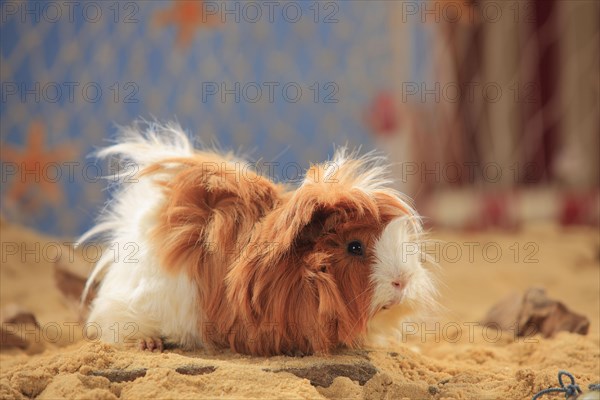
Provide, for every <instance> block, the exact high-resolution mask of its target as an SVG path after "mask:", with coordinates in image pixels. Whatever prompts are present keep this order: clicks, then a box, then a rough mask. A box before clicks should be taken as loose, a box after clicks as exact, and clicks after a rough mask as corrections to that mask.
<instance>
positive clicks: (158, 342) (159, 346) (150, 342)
mask: <svg viewBox="0 0 600 400" xmlns="http://www.w3.org/2000/svg"><path fill="white" fill-rule="evenodd" d="M138 349H139V350H141V351H145V350H148V351H152V352H153V351H154V350H156V351H157V352H158V353H162V352H163V350H164V349H165V347H164V344H163V341H162V339H161V338H152V337H148V338H141V339H139V340H138Z"/></svg>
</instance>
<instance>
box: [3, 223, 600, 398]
mask: <svg viewBox="0 0 600 400" xmlns="http://www.w3.org/2000/svg"><path fill="white" fill-rule="evenodd" d="M0 233H1V234H2V264H1V268H0V278H1V282H0V289H1V292H0V301H1V306H2V307H1V309H2V312H3V314H4V315H3V316H2V318H6V315H7V314H8V313H9V312H10V311H11V309H12V311H14V308H17V307H18V308H21V309H25V310H28V311H30V312H32V313H33V314H34V315H35V317H36V319H37V321H38V322H39V324H40V326H41V328H42V329H41V332H40V330H35V329H34V327H30V331H28V332H29V339H32V338H33V341H34V342H35V343H33V344H32V345H30V346H29V347H28V348H27V349H25V350H21V349H17V348H12V349H7V348H3V349H2V351H0V398H2V399H5V398H6V399H13V398H14V399H22V398H33V397H35V398H39V399H55V398H80V399H84V398H85V399H115V398H122V399H141V398H144V399H147V398H189V399H199V398H215V397H222V398H243V399H258V398H260V399H275V398H280V399H296V398H302V399H305V398H310V399H318V398H327V399H341V398H344V399H346V398H366V399H405V398H406V399H440V400H441V399H477V400H483V399H530V398H531V397H532V395H533V394H534V393H536V392H538V391H539V390H541V389H544V388H547V387H550V386H556V385H557V378H556V375H557V373H558V371H559V370H560V369H565V370H568V371H570V372H572V373H573V374H574V375H575V377H576V379H577V383H578V384H579V385H580V386H581V387H582V388H587V386H588V385H589V384H591V383H597V382H600V330H599V324H600V260H599V257H600V238H599V235H598V233H597V232H596V231H595V230H593V229H589V228H569V229H565V228H559V227H554V226H547V225H544V226H541V225H540V226H531V227H528V228H525V229H522V230H520V231H519V232H512V233H506V232H488V233H481V232H478V233H470V234H466V233H460V234H457V233H451V232H443V231H433V232H432V233H431V234H430V236H431V237H432V238H434V239H438V240H440V242H439V243H440V244H439V245H438V247H437V249H436V248H435V247H434V248H433V249H431V248H430V251H433V253H434V255H435V254H437V255H438V256H439V257H438V258H439V263H440V269H439V272H438V275H439V276H440V281H441V282H442V288H441V302H442V304H443V305H444V307H445V310H440V313H439V315H438V316H437V317H436V318H435V319H433V320H429V321H427V324H424V323H420V322H419V323H409V324H406V325H405V330H406V334H405V336H404V337H396V338H389V340H387V341H386V342H384V343H380V344H379V345H378V346H374V345H373V346H370V347H368V348H366V349H361V350H344V351H340V352H339V353H337V354H334V355H329V356H311V357H304V358H291V357H283V356H281V357H270V358H261V357H249V356H244V355H238V354H232V353H230V352H229V351H222V352H206V351H200V352H193V353H191V352H183V351H181V350H179V349H170V350H167V351H166V352H165V353H162V354H157V353H147V352H146V353H144V352H140V351H137V350H133V349H129V350H124V349H117V348H114V347H112V346H110V345H106V344H101V343H97V342H94V341H92V340H89V339H86V338H85V337H83V336H85V335H84V334H85V333H86V332H85V331H83V326H84V325H83V324H82V323H80V322H78V320H77V309H76V307H75V306H74V303H73V302H72V301H69V300H68V299H66V298H65V296H64V295H63V294H61V292H60V291H59V290H58V289H57V288H56V285H55V283H54V278H53V261H54V260H53V258H54V253H52V248H53V245H52V244H53V243H62V242H66V241H68V240H65V241H61V240H57V239H54V238H49V237H44V236H42V235H39V234H37V233H35V232H32V231H29V230H27V229H24V228H21V227H18V226H15V225H10V224H7V223H6V222H2V223H0ZM35 243H39V245H38V246H39V249H40V250H43V249H44V248H45V249H46V253H47V254H46V255H44V254H42V256H40V257H37V259H36V256H35V255H31V254H26V252H24V250H28V249H31V248H34V246H35ZM15 244H16V247H14V246H15ZM7 246H8V247H7ZM11 246H12V247H11ZM27 246H29V247H27ZM470 249H471V251H469V250H470ZM517 249H518V251H517ZM498 250H500V252H501V256H498ZM55 251H56V250H55ZM63 251H64V250H63ZM459 251H460V255H459ZM13 253H14V254H13ZM38 253H39V252H38ZM42 253H43V251H42ZM469 253H470V254H469ZM532 286H541V287H544V288H545V289H546V290H547V293H548V295H549V296H550V297H552V298H555V299H558V300H560V301H562V302H563V303H564V304H566V305H567V306H568V307H569V308H570V309H572V310H574V311H576V312H578V313H579V314H583V315H585V316H587V317H588V318H589V319H590V331H589V333H588V335H586V336H582V335H578V334H573V333H568V332H561V333H559V334H557V335H556V336H555V337H553V338H548V339H544V338H542V337H540V336H539V335H538V336H534V337H530V338H522V337H516V336H515V334H514V332H510V331H503V332H498V331H496V330H495V329H490V328H489V327H484V326H482V325H481V324H479V321H481V320H482V318H483V316H484V315H485V314H486V312H487V311H488V309H489V308H490V307H491V306H492V305H493V304H494V303H496V302H497V301H499V300H501V299H502V298H503V297H504V296H505V295H507V294H508V293H510V292H522V291H524V290H525V289H527V288H529V287H532ZM436 322H437V325H436ZM69 327H70V329H69ZM36 332H38V334H39V338H35V333H36ZM88 333H89V332H88ZM558 398H561V399H562V398H564V396H562V395H560V396H554V397H553V396H546V397H544V399H558Z"/></svg>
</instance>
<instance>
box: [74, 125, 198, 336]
mask: <svg viewBox="0 0 600 400" xmlns="http://www.w3.org/2000/svg"><path fill="white" fill-rule="evenodd" d="M121 135H122V137H121V138H120V140H119V143H118V144H116V145H114V146H112V147H108V148H106V149H104V150H102V151H101V152H100V153H99V155H100V156H102V157H108V156H118V157H119V158H121V159H123V160H125V161H127V162H130V163H133V164H134V165H135V166H136V169H137V170H138V171H139V170H142V169H143V168H144V167H146V166H147V165H149V164H150V163H152V162H156V161H159V160H161V159H165V158H170V157H182V156H188V155H192V154H193V146H192V144H191V143H190V141H189V139H188V138H187V136H186V135H185V134H184V133H183V132H182V131H181V129H180V128H179V127H177V126H160V125H153V124H151V125H149V126H148V127H147V129H146V130H145V131H141V130H138V129H137V128H135V127H134V128H127V129H125V130H123V131H122V132H121ZM111 179H117V181H119V184H120V187H119V190H118V192H117V193H116V194H115V195H114V196H113V200H112V201H111V202H110V203H109V204H108V205H107V207H106V210H105V211H104V214H103V215H102V217H101V220H100V222H99V223H98V225H97V226H96V227H95V228H93V229H92V230H90V231H89V232H88V233H86V234H85V235H84V236H83V237H82V238H81V240H82V241H85V240H88V239H90V238H92V237H101V238H102V241H103V242H104V244H105V245H106V247H105V249H104V253H103V256H102V258H101V259H100V260H99V261H98V263H97V264H96V267H95V268H94V271H93V273H92V275H91V276H90V278H89V279H88V282H87V285H86V292H85V293H84V297H85V295H86V294H87V290H88V289H89V286H90V285H91V284H92V283H93V281H94V280H95V278H96V277H98V276H99V275H100V274H101V273H102V272H104V273H105V276H104V278H103V280H102V283H101V285H100V288H99V291H98V293H97V296H96V298H95V299H94V301H93V302H92V306H91V313H90V315H89V317H88V322H90V323H92V322H93V323H96V324H98V325H99V327H100V329H101V338H102V340H104V341H107V342H115V343H123V342H124V341H126V340H127V341H129V340H131V341H135V340H136V339H138V338H146V337H154V338H157V337H168V338H169V339H170V340H173V341H175V342H178V343H179V344H181V345H183V346H188V347H189V346H194V345H196V344H198V342H199V338H198V333H199V330H198V322H199V321H198V319H199V318H201V316H199V315H198V314H199V312H198V311H199V310H198V305H197V304H198V303H197V289H196V287H195V286H194V285H193V283H192V281H191V280H190V278H189V277H188V276H187V275H186V274H185V273H183V272H180V273H178V274H169V273H167V272H166V271H165V270H164V269H163V268H161V267H160V265H159V264H158V261H157V260H158V252H159V251H160V248H157V247H156V246H155V245H154V244H153V243H152V241H151V240H149V238H148V234H149V232H150V230H151V229H152V228H153V227H154V226H155V224H156V222H157V216H156V213H157V211H158V209H159V207H160V205H161V204H162V202H163V201H164V195H163V194H162V190H161V189H160V188H159V187H158V186H157V185H156V183H155V180H156V177H148V176H147V177H143V178H137V177H136V176H132V175H131V174H127V176H116V177H113V178H111ZM124 180H128V182H125V181H124Z"/></svg>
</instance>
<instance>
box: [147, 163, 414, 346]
mask: <svg viewBox="0 0 600 400" xmlns="http://www.w3.org/2000/svg"><path fill="white" fill-rule="evenodd" d="M234 170H235V168H234V165H233V162H231V161H225V160H224V159H222V158H220V157H219V156H216V155H214V154H212V153H198V154H197V155H195V156H194V157H190V158H181V159H170V160H164V161H162V162H160V163H157V164H153V165H151V166H150V167H148V168H146V170H145V171H143V173H144V174H148V175H152V174H156V175H157V176H161V174H163V173H165V174H164V176H165V178H164V180H163V181H162V185H163V186H164V190H165V191H166V198H167V201H166V202H165V204H164V206H163V207H162V209H161V210H160V215H159V216H158V221H159V223H158V225H157V227H156V229H155V230H154V231H153V232H152V235H153V236H154V238H155V239H156V241H157V243H159V244H160V246H161V252H160V253H161V265H162V266H163V268H165V269H167V270H170V271H172V272H175V271H177V270H180V269H183V270H184V271H185V272H186V273H187V274H188V275H189V276H190V277H191V279H193V280H194V282H196V284H197V287H198V294H199V296H198V298H199V302H200V304H199V309H200V310H203V312H204V314H205V315H202V318H200V320H201V321H202V322H201V325H202V326H198V329H199V330H200V331H201V332H202V341H203V343H204V344H205V345H207V346H214V347H230V348H231V349H232V350H233V351H237V352H242V353H248V354H254V355H274V354H281V353H284V354H311V353H313V352H328V351H330V350H332V349H334V348H336V347H337V346H339V345H346V346H351V347H353V346H358V345H360V344H361V342H362V340H363V339H364V335H365V333H366V332H365V331H366V325H367V321H368V319H369V318H370V315H369V305H370V300H371V296H372V287H371V286H370V283H369V274H370V272H371V270H370V268H371V267H370V265H372V261H373V260H372V258H373V257H374V255H373V254H372V252H371V251H370V249H371V248H372V246H371V244H372V243H373V242H374V241H375V240H376V239H377V238H378V236H379V235H380V234H381V232H382V231H383V229H384V227H385V225H386V224H387V223H388V222H389V221H390V220H391V219H392V218H395V217H397V216H399V215H401V214H403V213H406V212H407V210H405V209H404V208H403V206H402V204H401V203H400V202H398V201H397V200H396V199H395V197H393V196H390V195H388V194H386V193H384V192H375V193H366V192H365V191H362V190H360V189H358V188H356V187H354V186H353V184H352V180H351V179H336V176H338V175H339V176H340V177H341V176H342V175H341V173H340V174H338V175H334V176H333V177H330V178H329V179H328V178H327V177H326V174H325V170H324V167H323V166H313V167H312V168H311V169H310V170H309V171H308V173H307V176H309V177H312V179H309V180H308V181H307V182H305V184H303V185H302V186H301V187H300V188H298V189H296V190H295V191H287V190H286V189H285V188H284V187H283V186H280V185H277V184H274V183H272V182H271V181H270V180H268V179H266V178H265V177H262V176H259V175H256V174H254V173H251V172H249V171H246V172H245V173H244V174H240V173H239V172H238V173H232V172H231V171H234ZM238 171H239V169H238ZM342 173H343V171H342ZM350 240H361V241H362V242H363V243H364V244H365V245H366V246H365V247H366V249H367V250H366V254H365V255H364V256H362V257H351V256H349V255H348V254H347V253H346V245H347V243H348V241H350Z"/></svg>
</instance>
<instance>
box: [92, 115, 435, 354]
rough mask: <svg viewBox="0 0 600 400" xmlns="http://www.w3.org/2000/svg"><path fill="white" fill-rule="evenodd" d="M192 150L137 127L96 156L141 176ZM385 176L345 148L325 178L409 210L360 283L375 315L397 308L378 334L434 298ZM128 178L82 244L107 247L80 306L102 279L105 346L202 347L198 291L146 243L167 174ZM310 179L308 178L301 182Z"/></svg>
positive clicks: (376, 326)
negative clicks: (163, 340) (369, 293)
mask: <svg viewBox="0 0 600 400" xmlns="http://www.w3.org/2000/svg"><path fill="white" fill-rule="evenodd" d="M194 151H195V150H194V146H193V145H192V143H191V142H190V140H189V138H188V136H187V135H186V134H185V133H184V132H183V131H182V130H181V128H180V127H179V126H178V125H175V124H170V125H159V124H154V123H150V124H147V125H146V126H145V129H144V128H143V127H142V126H140V125H139V124H137V125H134V126H132V127H129V128H124V129H122V130H121V134H120V137H119V138H118V141H117V144H115V145H113V146H111V147H108V148H106V149H103V150H102V151H100V152H99V153H98V156H99V157H102V158H106V157H113V156H114V157H119V158H120V159H122V160H125V161H127V162H130V163H133V164H134V165H136V166H137V167H138V169H139V170H142V169H143V168H144V167H145V166H147V165H149V164H151V163H154V162H157V161H160V160H163V159H166V158H177V157H186V156H192V155H193V154H194ZM349 160H351V161H352V162H353V163H354V167H353V168H350V169H341V170H340V168H339V167H340V166H341V165H342V164H344V163H346V162H348V161H349ZM166 173H167V174H168V172H166ZM387 173H388V170H387V166H386V164H385V159H384V158H382V157H378V156H376V155H375V154H373V153H369V154H367V155H363V156H358V154H357V152H348V151H347V150H346V149H345V148H340V149H338V150H337V151H336V153H335V155H334V157H333V160H332V162H331V164H330V166H329V168H327V169H326V172H325V174H326V176H325V178H326V179H331V178H335V179H338V180H346V179H347V180H350V181H352V182H353V183H354V185H355V187H357V188H358V189H360V190H363V191H364V192H365V193H368V194H370V193H373V192H375V191H385V192H386V193H387V194H389V195H391V196H394V197H396V198H398V199H399V200H400V201H401V202H402V204H403V206H404V207H405V209H406V210H408V215H407V216H406V217H402V218H398V219H396V220H394V221H392V222H391V223H389V224H388V226H387V227H386V229H385V230H384V232H383V234H382V235H381V237H380V238H379V240H378V241H377V244H376V248H375V253H376V256H377V260H378V261H377V264H376V265H375V268H374V273H373V274H372V279H371V282H365V285H369V284H370V285H373V286H374V298H373V301H372V311H374V310H376V309H379V308H381V306H383V305H385V304H388V303H390V302H393V301H397V302H398V303H399V306H398V307H395V308H393V309H392V310H393V311H392V312H387V314H385V315H387V317H385V315H384V318H382V317H381V316H379V318H374V319H373V320H372V322H371V323H370V328H371V329H373V331H375V332H377V331H379V330H382V329H383V328H386V329H385V330H387V328H388V327H389V326H391V327H395V325H397V324H398V323H399V320H398V319H399V318H400V317H403V316H405V314H406V312H407V311H408V310H409V309H414V308H415V307H416V305H422V304H426V305H427V304H432V303H433V301H434V300H433V299H434V297H435V294H436V291H435V286H434V283H433V280H432V278H431V276H430V274H429V272H428V271H427V270H426V269H424V268H423V266H422V265H421V261H420V259H419V257H420V255H415V254H406V247H405V246H406V243H410V242H411V241H415V240H417V241H418V240H419V238H420V234H421V231H422V229H421V220H420V218H419V217H418V215H417V213H416V212H415V211H414V210H413V208H412V207H410V205H409V204H408V202H406V201H405V200H403V197H402V195H401V194H400V193H399V192H397V191H395V190H393V189H390V188H389V185H390V181H389V180H388V178H387ZM126 178H131V175H127V176H123V175H121V176H114V177H112V179H116V180H117V182H118V184H119V188H118V191H117V192H116V194H115V195H114V199H113V200H112V201H111V202H110V203H109V204H108V205H107V207H106V208H105V210H104V213H103V215H102V216H101V218H100V221H99V222H98V224H97V225H96V227H94V228H92V229H91V230H90V231H88V232H87V233H86V234H84V235H83V236H82V237H81V238H80V241H81V242H83V241H88V240H90V239H92V238H101V239H102V240H103V241H104V242H105V243H106V244H108V245H109V247H108V248H107V249H106V252H105V253H104V254H103V256H102V257H101V259H100V260H99V261H98V263H97V265H96V266H95V268H94V270H93V272H92V274H91V276H90V277H89V278H88V281H87V283H86V287H85V291H84V295H83V299H85V298H86V297H87V295H88V291H89V289H90V287H91V285H92V284H93V283H94V282H95V281H96V280H97V279H98V277H99V276H100V275H101V274H102V273H103V272H105V276H104V278H103V281H102V283H101V285H100V288H99V291H98V294H97V296H96V298H95V300H94V301H93V303H92V307H91V313H90V315H89V318H88V321H90V322H95V323H97V324H99V326H100V328H101V329H102V335H101V337H102V339H103V340H104V341H107V342H121V341H123V340H124V339H126V338H127V339H131V340H134V339H137V338H147V337H153V338H157V337H167V338H169V340H171V341H174V342H177V343H179V344H181V345H183V346H186V347H193V346H196V345H201V337H200V334H199V333H198V326H199V322H202V318H203V312H202V310H198V302H197V292H196V290H197V289H196V288H195V287H194V286H193V284H192V281H191V280H190V279H189V277H188V276H187V275H185V274H184V273H183V272H181V273H179V274H176V275H173V274H169V273H166V272H165V270H164V269H163V268H161V267H160V265H159V264H158V261H157V260H158V258H159V257H158V254H159V252H160V244H159V243H158V244H157V243H153V242H152V241H151V240H149V238H148V232H149V231H150V230H151V229H152V228H153V227H154V225H155V224H156V222H157V216H156V213H157V211H158V209H159V207H160V205H161V203H162V202H163V201H164V195H163V194H162V190H160V189H159V188H158V187H157V185H156V179H157V178H164V175H162V176H152V177H149V176H145V177H143V178H140V179H138V180H137V181H135V182H129V183H127V182H125V181H124V180H125V179H126ZM310 179H311V177H308V176H307V177H306V178H305V181H304V183H306V182H307V181H310ZM115 246H116V247H115ZM127 246H129V247H127ZM132 246H133V247H132ZM116 248H118V249H119V251H118V253H116ZM132 248H133V249H137V251H136V253H135V254H134V255H133V259H131V260H130V262H127V260H126V259H125V255H127V254H130V252H131V249H132ZM127 250H129V251H127ZM182 270H183V269H182ZM400 276H403V277H405V278H409V279H408V280H407V282H408V284H407V286H406V288H405V289H404V291H403V292H402V295H401V297H402V298H398V296H399V293H398V291H397V290H396V289H395V288H394V287H393V286H392V284H391V282H392V281H393V280H394V279H396V278H398V277H400Z"/></svg>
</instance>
